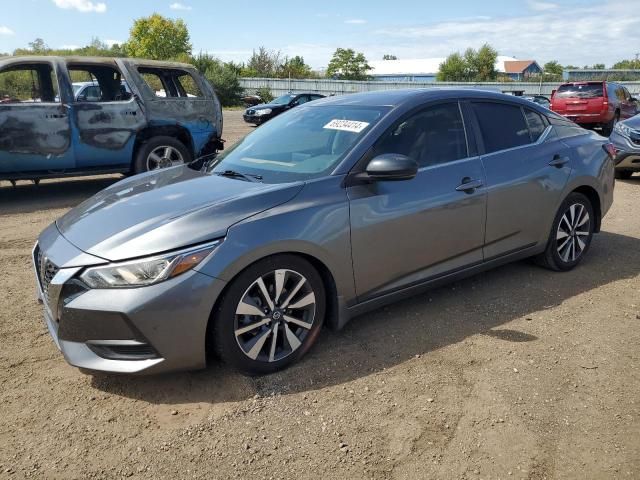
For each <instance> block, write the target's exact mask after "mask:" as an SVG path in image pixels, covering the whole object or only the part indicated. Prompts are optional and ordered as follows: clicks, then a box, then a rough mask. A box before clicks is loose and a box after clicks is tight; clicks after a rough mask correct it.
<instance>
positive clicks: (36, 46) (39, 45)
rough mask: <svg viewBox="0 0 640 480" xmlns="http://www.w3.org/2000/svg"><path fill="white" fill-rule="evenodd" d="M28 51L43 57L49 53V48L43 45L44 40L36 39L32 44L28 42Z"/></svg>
mask: <svg viewBox="0 0 640 480" xmlns="http://www.w3.org/2000/svg"><path fill="white" fill-rule="evenodd" d="M29 49H30V50H31V51H32V52H33V53H34V54H35V55H43V54H46V53H47V52H48V51H49V47H48V46H47V44H46V43H44V40H43V39H41V38H36V39H35V40H34V41H33V42H29Z"/></svg>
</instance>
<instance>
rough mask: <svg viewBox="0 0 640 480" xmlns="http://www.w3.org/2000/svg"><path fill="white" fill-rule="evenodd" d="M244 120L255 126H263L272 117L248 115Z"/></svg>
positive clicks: (244, 116)
mask: <svg viewBox="0 0 640 480" xmlns="http://www.w3.org/2000/svg"><path fill="white" fill-rule="evenodd" d="M242 118H243V119H244V121H245V122H247V123H251V124H253V125H262V124H263V123H264V122H266V121H267V120H269V119H270V118H271V116H270V115H247V114H246V113H245V114H244V115H242Z"/></svg>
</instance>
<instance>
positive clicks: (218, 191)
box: [56, 166, 304, 261]
mask: <svg viewBox="0 0 640 480" xmlns="http://www.w3.org/2000/svg"><path fill="white" fill-rule="evenodd" d="M303 185H304V184H303V183H302V182H297V183H288V184H275V185H269V184H264V183H258V182H249V181H244V180H241V179H234V178H227V177H221V176H219V175H213V174H209V173H206V172H204V171H201V170H195V169H193V168H190V167H188V166H181V167H174V168H169V169H165V170H159V171H157V172H151V173H147V174H143V175H137V176H134V177H131V178H128V179H126V180H123V181H121V182H118V183H116V184H114V185H112V186H110V187H109V188H107V189H105V190H102V191H101V192H99V193H98V194H96V195H94V196H93V197H92V198H90V199H88V200H86V201H85V202H83V203H81V204H80V205H78V206H77V207H75V208H74V209H72V210H70V211H69V212H68V213H67V214H66V215H64V216H63V217H62V218H60V219H59V220H58V221H57V222H56V225H57V227H58V230H59V231H60V233H61V234H62V235H63V236H64V237H65V238H66V239H67V240H68V241H69V242H71V243H72V244H73V245H75V246H76V247H77V248H79V249H80V250H82V251H84V252H86V253H89V254H91V255H94V256H97V257H101V258H104V259H106V260H110V261H115V260H124V259H128V258H134V257H141V256H145V255H152V254H155V253H159V252H165V251H169V250H174V249H178V248H182V247H185V246H189V245H195V244H198V243H202V242H206V241H209V240H213V239H215V238H220V237H223V236H224V235H226V232H227V230H228V229H229V227H230V226H232V225H233V224H234V223H237V222H239V221H241V220H244V219H245V218H247V217H250V216H252V215H255V214H257V213H260V212H263V211H265V210H268V209H270V208H272V207H275V206H277V205H280V204H283V203H286V202H287V201H289V200H291V199H292V198H293V197H295V196H296V194H297V193H298V192H299V191H300V190H301V189H302V186H303Z"/></svg>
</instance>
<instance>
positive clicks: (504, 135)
mask: <svg viewBox="0 0 640 480" xmlns="http://www.w3.org/2000/svg"><path fill="white" fill-rule="evenodd" d="M473 108H474V110H475V113H476V116H477V117H478V122H479V123H480V131H481V133H482V139H483V140H484V149H485V153H492V152H497V151H498V150H506V149H508V148H514V147H520V146H522V145H526V144H528V143H531V137H530V136H529V127H528V126H527V124H526V122H525V119H524V116H523V115H522V110H521V109H520V107H519V106H515V105H507V104H504V103H491V102H478V103H474V104H473Z"/></svg>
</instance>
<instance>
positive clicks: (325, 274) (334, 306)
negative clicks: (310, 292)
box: [205, 250, 346, 356]
mask: <svg viewBox="0 0 640 480" xmlns="http://www.w3.org/2000/svg"><path fill="white" fill-rule="evenodd" d="M281 255H293V256H296V257H300V258H302V259H304V260H306V261H308V262H309V263H310V264H311V265H312V266H313V268H315V269H316V271H317V272H318V274H319V275H320V278H321V279H322V284H323V286H324V289H325V297H326V300H327V309H326V318H325V325H327V326H329V327H330V328H331V329H335V330H337V329H339V328H341V327H342V326H343V325H344V324H345V323H346V319H345V318H342V315H344V314H343V313H342V312H343V310H344V309H343V308H342V307H341V302H340V297H339V296H338V288H337V285H336V281H335V278H334V275H333V273H332V272H331V270H330V269H329V267H328V266H327V265H326V264H325V262H323V261H322V260H320V258H318V257H317V256H314V255H311V254H309V253H307V252H301V251H296V250H288V251H281V252H277V253H271V254H269V255H265V256H262V257H260V258H257V259H254V260H253V261H251V262H250V263H248V264H247V265H245V266H244V267H243V268H241V269H240V270H238V271H236V272H235V273H234V275H233V277H232V278H230V279H229V280H228V281H227V282H226V285H225V286H224V288H223V289H222V291H221V292H220V295H218V298H216V301H215V302H214V304H213V307H212V308H211V313H210V314H209V319H208V323H207V336H206V344H205V348H206V353H207V356H210V354H211V352H213V347H212V345H211V343H210V342H211V340H212V329H213V315H214V314H215V312H216V311H217V309H218V307H219V306H220V303H221V302H222V300H223V299H224V296H225V295H226V293H227V291H228V290H229V288H230V286H231V284H232V283H233V281H234V280H235V279H236V278H237V277H238V276H239V275H240V274H241V273H242V272H244V271H245V270H247V269H248V268H250V267H252V266H253V265H255V264H256V263H258V262H261V261H263V260H266V259H268V258H272V257H278V256H281Z"/></svg>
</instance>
